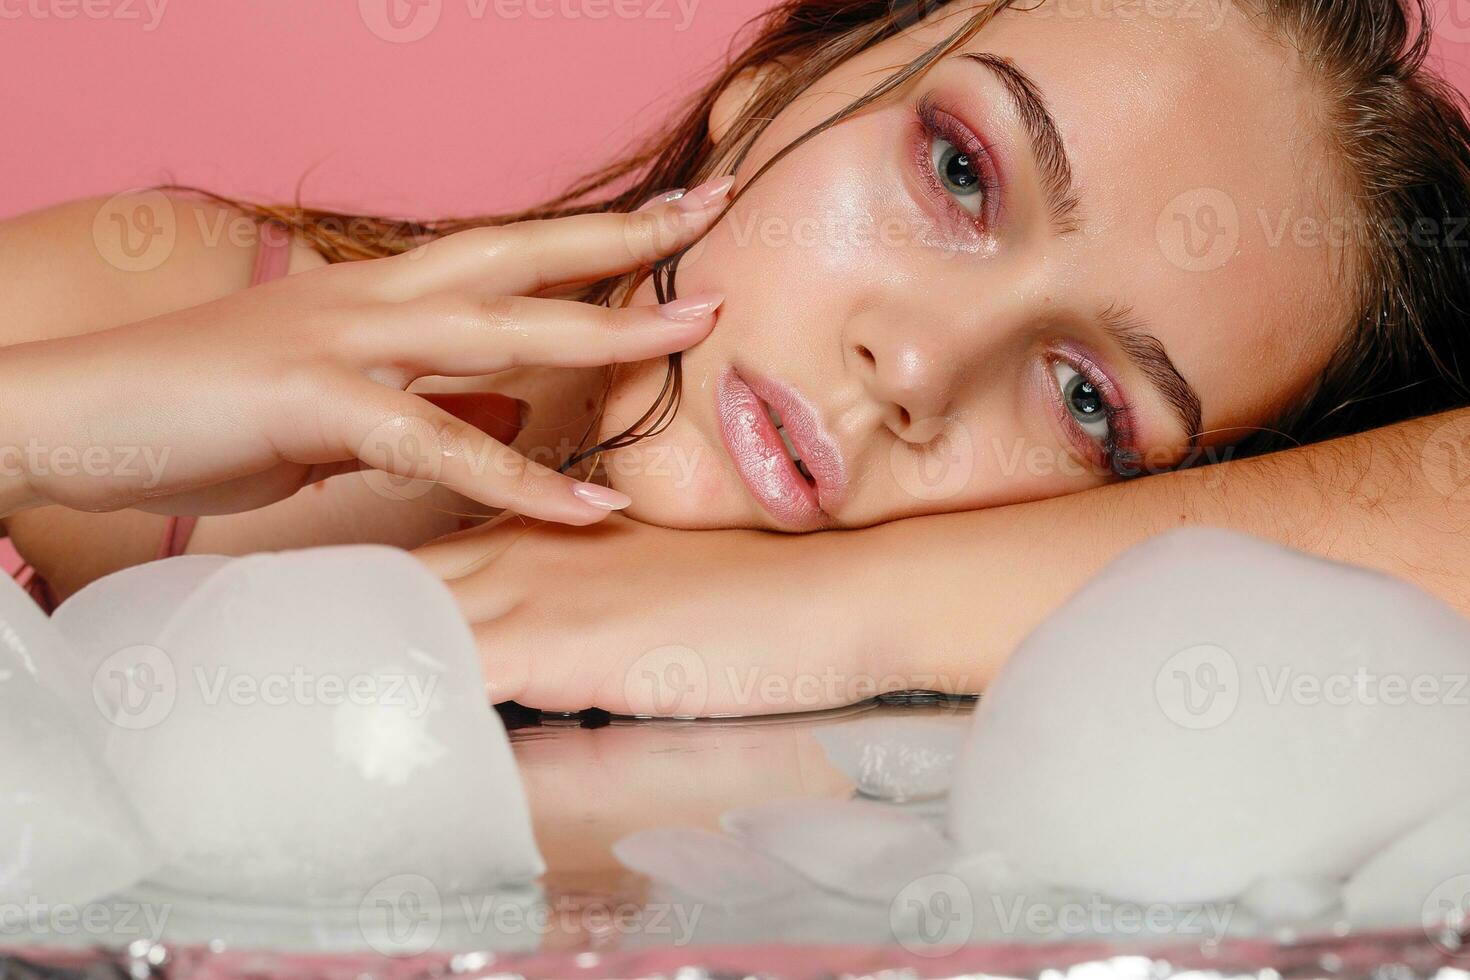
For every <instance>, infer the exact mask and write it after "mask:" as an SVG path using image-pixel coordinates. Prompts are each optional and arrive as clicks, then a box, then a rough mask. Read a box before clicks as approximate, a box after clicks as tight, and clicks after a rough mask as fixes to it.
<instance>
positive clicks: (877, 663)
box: [419, 410, 1470, 714]
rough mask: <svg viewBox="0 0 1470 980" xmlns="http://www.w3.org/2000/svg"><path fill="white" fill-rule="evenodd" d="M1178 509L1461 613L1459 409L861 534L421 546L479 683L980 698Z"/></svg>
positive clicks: (565, 691)
mask: <svg viewBox="0 0 1470 980" xmlns="http://www.w3.org/2000/svg"><path fill="white" fill-rule="evenodd" d="M1186 524H1199V525H1214V526H1219V527H1226V528H1234V529H1237V530H1241V531H1245V532H1248V533H1251V534H1255V535H1257V536H1260V537H1264V538H1269V539H1271V540H1275V541H1278V542H1281V543H1282V544H1285V545H1288V546H1291V547H1294V548H1298V549H1301V550H1304V551H1308V552H1312V553H1315V554H1319V555H1322V556H1324V557H1327V558H1332V559H1336V560H1339V561H1344V562H1350V563H1354V564H1358V565H1364V566H1367V567H1370V568H1376V569H1379V570H1381V571H1384V572H1387V573H1389V574H1391V575H1395V576H1397V577H1399V578H1403V579H1406V580H1408V581H1410V582H1413V583H1415V584H1417V585H1419V586H1421V587H1423V588H1424V589H1426V590H1428V591H1430V592H1432V593H1434V594H1436V595H1438V596H1440V597H1441V598H1443V599H1445V600H1446V601H1447V602H1449V603H1450V604H1451V605H1453V606H1454V607H1455V608H1457V609H1459V610H1461V611H1462V612H1464V613H1466V614H1467V615H1470V567H1467V565H1466V563H1465V562H1464V560H1463V553H1464V550H1465V549H1464V542H1465V531H1466V528H1467V525H1470V410H1462V411H1458V412H1454V413H1451V414H1447V415H1441V416H1437V417H1434V418H1430V419H1424V420H1419V421H1415V422H1408V423H1404V424H1401V425H1396V426H1392V427H1390V428H1386V429H1382V430H1379V431H1376V432H1370V433H1366V434H1363V435H1359V436H1353V437H1350V438H1345V439H1339V440H1336V441H1334V442H1329V443H1322V444H1318V445H1313V446H1309V447H1305V448H1302V449H1297V450H1292V451H1289V452H1283V453H1278V454H1274V455H1271V456H1264V457H1258V458H1252V459H1245V460H1240V461H1238V462H1227V463H1221V464H1217V465H1215V466H1212V467H1206V468H1200V469H1194V470H1188V471H1184V472H1179V473H1170V474H1164V475H1159V476H1151V477H1148V478H1145V479H1140V480H1135V481H1132V482H1128V483H1122V484H1115V485H1112V486H1108V487H1103V488H1099V489H1096V490H1089V491H1085V492H1083V493H1078V494H1073V495H1071V496H1066V497H1056V498H1052V499H1049V500H1042V501H1035V502H1031V503H1025V504H1017V505H1014V506H1010V507H1000V508H993V509H990V510H984V511H975V512H969V513H960V514H950V515H943V516H936V517H920V518H913V519H910V520H905V521H899V522H895V523H892V524H886V525H880V526H877V527H872V528H867V529H864V530H859V531H844V532H832V533H826V534H815V535H805V536H799V537H798V536H788V535H777V534H767V533H762V532H754V531H697V532H691V531H672V530H668V529H664V528H655V527H649V526H646V525H640V524H636V523H634V522H632V521H627V520H619V521H613V522H609V523H607V524H604V525H601V526H599V527H597V528H594V529H590V530H582V529H576V530H569V529H565V528H554V527H547V526H534V527H526V526H517V525H510V526H503V527H499V528H494V529H491V530H488V531H474V532H466V533H464V534H460V535H455V536H453V537H450V538H447V539H444V540H442V541H440V542H436V543H434V544H431V545H429V546H427V547H426V548H423V549H421V550H420V552H419V555H420V556H421V557H422V558H423V560H424V561H425V562H426V563H428V564H429V566H430V567H431V568H432V569H434V570H435V571H436V572H438V573H439V574H440V575H442V576H444V577H445V578H446V579H447V580H449V583H450V586H451V588H452V589H453V591H454V592H455V594H456V596H457V598H458V599H459V601H460V604H461V607H462V608H463V609H464V610H465V613H466V615H467V616H468V618H469V619H470V621H471V623H472V625H473V626H474V628H475V633H476V638H477V640H478V641H479V644H480V649H481V654H482V657H483V659H484V664H485V670H486V680H487V684H488V685H489V693H490V695H491V697H492V698H496V699H515V700H518V701H521V702H522V703H524V704H528V705H531V706H534V707H543V708H549V709H557V710H571V709H575V708H582V707H588V706H591V705H596V706H600V707H604V708H608V709H610V710H615V711H629V710H632V711H635V712H648V713H661V714H681V713H682V714H718V713H725V712H729V713H742V714H764V713H774V712H785V711H804V710H813V709H818V708H826V707H832V706H834V705H837V704H844V703H849V702H852V701H855V700H860V699H862V698H864V697H868V696H871V695H872V694H874V693H878V692H881V691H885V690H893V689H899V688H926V689H934V690H941V691H945V692H949V693H965V692H975V691H979V690H981V689H983V688H984V687H985V685H986V684H988V683H989V681H990V679H991V677H992V676H994V673H995V671H996V669H997V668H998V667H999V666H1000V664H1002V663H1003V662H1004V661H1005V659H1006V658H1007V657H1008V656H1010V654H1011V652H1012V651H1013V650H1014V649H1015V648H1016V646H1017V645H1018V644H1019V643H1020V642H1021V640H1022V639H1023V638H1024V637H1025V636H1026V634H1027V633H1029V632H1030V631H1031V629H1032V628H1034V627H1035V626H1036V625H1037V624H1038V623H1039V622H1041V620H1042V619H1043V618H1044V617H1045V616H1046V615H1047V614H1048V613H1050V612H1052V611H1053V610H1054V609H1056V608H1057V607H1058V606H1060V605H1061V604H1062V603H1063V602H1064V601H1066V599H1067V598H1068V597H1069V596H1070V595H1071V594H1072V593H1073V592H1074V591H1075V590H1076V589H1077V588H1078V587H1079V586H1080V585H1082V584H1083V583H1084V582H1086V581H1087V580H1088V579H1089V578H1090V577H1091V576H1093V575H1095V574H1097V572H1098V571H1099V570H1100V569H1102V568H1103V566H1104V565H1106V564H1107V563H1108V562H1109V561H1111V560H1112V559H1113V558H1115V557H1117V556H1118V555H1119V554H1121V553H1122V552H1123V551H1125V550H1126V549H1127V548H1128V547H1130V546H1131V545H1134V544H1136V543H1138V542H1140V541H1143V540H1145V539H1146V538H1149V537H1151V536H1152V535H1154V534H1157V533H1159V532H1162V531H1165V530H1168V529H1170V528H1174V527H1179V526H1181V525H1186Z"/></svg>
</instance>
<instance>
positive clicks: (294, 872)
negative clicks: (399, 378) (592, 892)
mask: <svg viewBox="0 0 1470 980" xmlns="http://www.w3.org/2000/svg"><path fill="white" fill-rule="evenodd" d="M173 570H175V571H177V572H178V575H177V579H178V582H179V583H183V582H184V580H185V579H187V578H188V573H191V572H192V571H194V570H192V569H185V568H183V567H182V566H181V565H177V564H176V565H174V566H173ZM199 570H204V569H203V568H202V566H201V567H200V569H199ZM205 571H206V574H204V575H203V576H202V578H201V580H200V581H199V583H198V584H197V585H196V586H195V587H193V588H192V590H191V589H188V588H187V583H184V584H180V585H179V587H178V588H177V589H174V588H170V589H167V590H165V592H166V600H165V601H166V602H167V603H168V604H170V605H171V606H172V607H173V609H172V612H171V614H170V616H169V617H168V620H167V622H166V623H165V624H164V625H163V627H162V629H161V630H159V631H158V632H157V634H156V638H154V639H152V640H151V641H150V640H149V636H148V634H149V632H150V630H151V629H152V628H153V625H154V624H155V623H156V617H155V616H151V615H150V614H144V613H136V612H134V613H128V614H126V615H124V616H123V617H121V620H120V622H121V625H119V626H117V627H113V628H109V627H107V626H106V624H105V622H103V621H102V620H103V618H104V617H103V614H99V616H98V617H97V625H93V626H90V627H89V630H90V633H89V635H91V636H93V637H94V638H95V637H103V638H104V640H100V641H99V640H95V639H94V640H93V641H89V642H88V644H87V650H88V659H89V663H92V664H94V665H96V666H95V669H99V670H103V671H106V672H107V675H108V676H109V677H110V678H112V679H113V680H114V681H116V682H117V683H118V684H120V685H121V690H120V692H119V693H118V695H117V699H118V703H119V704H122V705H126V708H125V709H120V710H119V711H118V712H117V713H115V714H114V716H113V721H114V724H113V725H112V726H110V728H111V730H110V734H109V735H108V740H107V750H106V756H107V760H108V762H109V763H110V764H111V765H112V766H113V767H114V769H115V770H116V771H117V772H118V773H121V774H124V775H125V776H126V780H127V785H128V787H129V789H130V790H131V791H132V792H133V793H134V795H135V799H136V801H137V804H138V807H139V809H140V810H141V812H142V813H143V816H144V819H145V821H146V824H147V826H148V827H149V828H150V830H152V831H153V833H154V835H155V836H156V837H157V839H158V840H159V841H160V842H161V844H162V845H163V846H164V848H165V852H166V853H165V856H166V859H167V863H166V866H165V867H164V868H163V869H161V870H160V871H159V872H158V873H157V874H155V875H153V876H151V877H150V881H151V882H152V883H153V885H155V886H161V887H163V888H170V889H174V890H177V891H181V892H187V893H193V894H198V895H207V896H228V897H229V898H230V899H231V900H233V901H237V902H254V903H258V904H263V905H280V904H288V905H290V904H296V905H304V904H310V905H337V906H344V905H347V906H350V905H353V904H356V903H358V902H360V901H362V900H364V898H365V897H366V896H368V895H369V894H371V893H372V890H373V889H374V888H375V887H376V886H378V885H379V884H380V883H381V882H383V881H385V880H389V879H395V878H399V877H402V876H406V875H412V876H421V877H422V878H424V879H427V880H428V881H430V882H432V883H433V885H434V887H435V889H437V891H438V892H439V893H441V894H443V895H446V896H448V895H457V894H479V893H483V892H490V891H493V890H495V889H496V888H498V887H501V886H504V885H506V884H507V883H511V882H516V881H526V880H529V879H531V878H534V877H535V876H536V875H538V874H539V873H540V872H541V871H542V869H543V864H542V862H541V858H540V855H539V854H538V852H537V850H536V846H535V842H534V840H533V838H532V834H531V827H530V818H529V813H528V811H527V806H526V800H525V795H524V792H523V790H522V787H521V783H520V779H519V775H518V773H517V771H516V767H515V762H514V759H513V758H512V756H511V752H510V746H509V742H508V740H507V738H506V734H505V729H504V726H503V725H502V724H501V722H500V720H499V717H498V716H497V715H496V713H495V711H494V710H493V708H491V707H490V705H489V704H488V703H487V702H486V700H485V694H484V683H483V680H482V677H481V674H480V669H479V666H478V657H477V654H476V650H475V645H474V639H473V637H472V635H471V633H470V631H469V627H468V625H467V624H466V622H465V620H464V618H463V616H462V615H461V613H460V612H459V610H458V608H457V607H456V605H455V603H454V601H453V599H452V597H451V596H450V594H449V592H448V590H447V589H446V588H445V587H444V585H443V583H442V582H440V581H439V579H438V578H436V577H435V576H433V575H432V574H431V573H430V572H429V571H428V570H427V569H426V568H424V567H423V566H422V565H421V564H420V563H419V562H417V561H416V560H414V559H413V558H412V557H410V556H409V555H407V554H406V553H404V552H402V551H399V550H397V549H394V548H386V547H378V546H366V545H363V546H344V547H333V548H316V549H307V550H302V551H293V552H284V553H280V554H262V555H252V556H248V557H244V558H238V559H234V560H231V561H228V562H226V563H223V564H220V565H218V567H216V568H214V569H213V570H205ZM157 574H158V573H155V575H157ZM147 584H148V581H147V576H139V577H137V578H136V579H135V580H134V581H133V582H132V583H131V584H130V585H129V587H128V588H125V589H119V590H114V592H115V594H113V595H112V596H111V597H110V598H109V599H108V602H109V604H113V605H115V606H116V605H117V604H129V603H138V604H143V603H147V602H149V601H151V600H150V598H149V591H148V589H147V588H146V587H145V586H147ZM135 587H136V588H135ZM99 591H101V590H99ZM178 591H187V592H188V594H187V597H186V598H183V599H182V601H180V600H179V598H178V595H177V594H176V593H177V592H178ZM134 593H136V594H134ZM83 618H90V617H80V616H79V617H78V621H80V620H81V619H83ZM114 633H115V635H116V636H117V638H118V639H117V642H118V643H119V644H122V646H121V647H120V649H118V650H116V651H113V652H111V653H109V652H108V651H107V649H106V643H105V637H106V636H108V635H112V634H114Z"/></svg>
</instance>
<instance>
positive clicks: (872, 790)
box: [816, 713, 971, 802]
mask: <svg viewBox="0 0 1470 980" xmlns="http://www.w3.org/2000/svg"><path fill="white" fill-rule="evenodd" d="M970 721H971V719H970V716H969V714H968V713H966V714H959V713H956V714H953V715H951V716H949V717H947V718H903V717H894V716H893V715H891V714H889V715H883V716H880V717H871V718H859V719H857V720H855V721H847V722H842V723H841V724H837V725H830V726H828V727H826V728H819V729H818V730H817V733H816V734H817V741H818V742H820V743H821V745H822V748H824V749H826V751H827V757H828V758H829V759H831V760H832V764H833V765H835V766H836V767H837V768H838V769H841V770H842V771H843V772H844V773H846V774H847V776H848V778H850V779H851V780H852V781H853V783H855V784H856V785H857V788H858V791H859V792H861V793H862V794H863V795H865V796H871V797H874V798H875V799H882V800H890V801H893V802H906V801H909V800H921V799H928V798H931V797H935V796H940V795H943V794H944V793H946V792H948V791H949V781H950V778H951V773H952V770H953V768H954V760H955V756H956V755H958V753H959V750H960V747H961V746H962V745H964V741H965V736H966V735H967V734H969V730H970Z"/></svg>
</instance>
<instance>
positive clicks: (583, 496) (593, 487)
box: [572, 483, 633, 510]
mask: <svg viewBox="0 0 1470 980" xmlns="http://www.w3.org/2000/svg"><path fill="white" fill-rule="evenodd" d="M572 494H573V495H574V496H575V497H576V498H577V499H578V500H581V501H582V502H583V503H587V504H591V505H592V506H593V507H596V508H597V509H599V510H622V509H623V508H625V507H627V506H629V505H630V504H632V503H633V498H632V497H630V496H628V495H627V494H626V493H619V492H618V491H616V490H614V489H612V488H611V487H600V486H598V485H597V484H595V483H575V484H573V485H572Z"/></svg>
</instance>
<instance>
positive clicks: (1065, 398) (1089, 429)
mask: <svg viewBox="0 0 1470 980" xmlns="http://www.w3.org/2000/svg"><path fill="white" fill-rule="evenodd" d="M1051 370H1052V374H1054V375H1056V379H1057V385H1058V386H1060V388H1061V390H1062V404H1063V405H1064V406H1066V409H1067V411H1068V412H1070V413H1071V414H1072V418H1073V419H1075V420H1076V422H1077V424H1078V425H1079V426H1081V428H1082V431H1083V432H1085V433H1087V435H1088V436H1089V437H1090V438H1092V439H1096V440H1097V441H1098V442H1102V443H1105V442H1107V441H1108V436H1109V434H1110V429H1109V423H1108V416H1109V412H1108V403H1107V401H1106V400H1104V398H1103V396H1102V392H1100V391H1098V390H1097V386H1096V385H1094V384H1093V383H1092V382H1091V381H1088V380H1087V379H1086V378H1085V377H1083V376H1082V375H1081V374H1079V373H1078V372H1077V369H1076V368H1074V367H1072V365H1070V364H1067V363H1065V362H1063V361H1056V362H1053V364H1052V368H1051Z"/></svg>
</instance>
